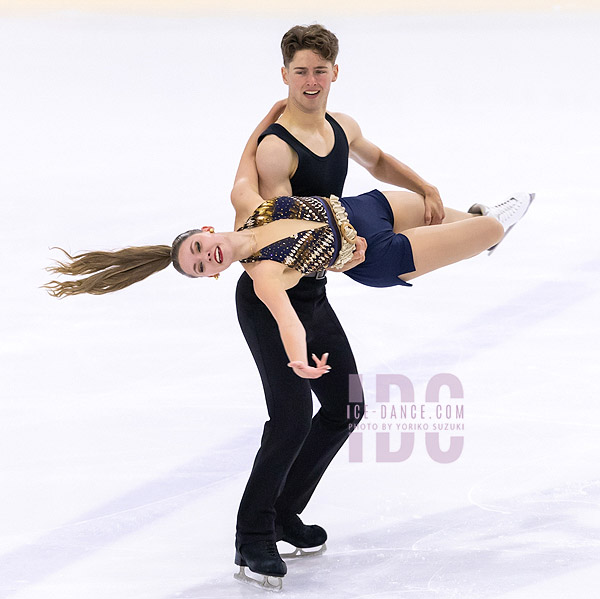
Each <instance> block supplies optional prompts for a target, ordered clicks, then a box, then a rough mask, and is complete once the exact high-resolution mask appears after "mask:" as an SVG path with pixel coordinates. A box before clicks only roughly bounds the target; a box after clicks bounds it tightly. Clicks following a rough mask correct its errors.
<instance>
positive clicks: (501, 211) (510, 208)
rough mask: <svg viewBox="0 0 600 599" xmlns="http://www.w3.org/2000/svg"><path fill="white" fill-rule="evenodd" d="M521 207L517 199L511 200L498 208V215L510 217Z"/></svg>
mask: <svg viewBox="0 0 600 599" xmlns="http://www.w3.org/2000/svg"><path fill="white" fill-rule="evenodd" d="M518 207H519V202H518V200H517V199H515V198H510V199H508V200H505V201H504V202H502V203H501V204H498V205H497V206H496V210H497V211H498V215H506V216H510V214H511V213H513V212H515V210H517V208H518Z"/></svg>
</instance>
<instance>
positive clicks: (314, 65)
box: [281, 50, 338, 112]
mask: <svg viewBox="0 0 600 599" xmlns="http://www.w3.org/2000/svg"><path fill="white" fill-rule="evenodd" d="M281 74H282V75H283V81H284V83H285V84H286V85H287V86H288V87H289V93H288V102H293V103H294V104H295V105H296V106H297V107H298V108H300V109H301V110H302V111H303V112H316V111H319V110H323V109H324V108H325V107H326V106H327V97H328V96H329V88H330V87H331V84H332V83H333V82H334V81H335V80H336V79H337V75H338V66H337V65H334V64H332V63H331V62H329V61H327V60H325V59H323V58H321V56H320V55H319V54H318V53H317V52H313V51H312V50H299V51H298V52H296V54H295V55H294V59H293V60H292V61H291V62H290V64H289V65H288V66H287V68H286V67H283V68H282V69H281Z"/></svg>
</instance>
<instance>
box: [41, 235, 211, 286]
mask: <svg viewBox="0 0 600 599" xmlns="http://www.w3.org/2000/svg"><path fill="white" fill-rule="evenodd" d="M199 232H200V230H199V229H192V230H191V231H186V232H185V233H181V234H180V235H178V236H177V237H176V238H175V240H174V241H173V244H172V245H144V246H138V247H128V248H124V249H121V250H115V251H112V252H103V251H96V252H85V253H83V254H78V255H76V256H71V255H70V254H69V253H68V252H66V251H65V250H63V249H62V248H55V249H59V250H61V251H62V252H63V253H64V254H65V255H66V257H67V260H66V261H64V262H60V261H58V260H57V261H56V264H55V265H54V266H50V267H49V268H47V269H46V270H48V271H49V272H51V273H54V274H57V275H67V276H71V277H79V276H82V275H89V276H84V277H82V278H79V279H75V280H70V281H50V282H49V283H46V284H45V285H43V287H45V288H46V289H47V290H48V293H49V294H50V295H52V296H53V297H64V296H67V295H78V294H80V293H90V294H92V295H102V294H104V293H111V292H113V291H119V290H120V289H124V288H125V287H129V285H133V283H137V282H138V281H143V280H144V279H145V278H146V277H149V276H150V275H152V274H154V273H155V272H159V271H161V270H164V269H165V268H166V267H167V266H169V264H171V262H172V263H173V266H174V267H175V268H176V269H177V270H178V271H179V272H180V273H181V274H186V273H184V272H183V270H182V269H181V266H180V265H179V260H178V257H177V256H178V253H179V248H180V246H181V244H182V243H183V242H184V241H185V240H186V239H187V238H188V237H189V236H190V235H193V234H194V233H199ZM187 276H189V275H187Z"/></svg>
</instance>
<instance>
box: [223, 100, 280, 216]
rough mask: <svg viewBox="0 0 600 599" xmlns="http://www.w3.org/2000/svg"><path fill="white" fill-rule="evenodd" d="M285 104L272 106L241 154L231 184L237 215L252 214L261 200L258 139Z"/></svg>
mask: <svg viewBox="0 0 600 599" xmlns="http://www.w3.org/2000/svg"><path fill="white" fill-rule="evenodd" d="M286 104H287V100H280V101H279V102H276V103H275V104H274V105H273V107H272V108H271V110H269V112H268V113H267V115H266V116H265V118H264V119H263V120H262V121H261V122H260V123H259V124H258V126H257V127H256V129H254V131H253V132H252V135H251V136H250V139H249V140H248V142H247V143H246V147H245V148H244V151H243V152H242V157H241V158H240V164H239V166H238V170H237V173H236V175H235V180H234V182H233V189H232V190H231V203H232V204H233V207H234V208H235V211H236V212H238V213H249V212H252V211H253V210H254V209H255V208H256V207H257V206H258V205H259V204H260V203H261V202H262V200H263V199H262V198H261V197H260V195H259V193H258V172H257V170H256V148H257V147H258V138H259V137H260V134H261V133H262V132H263V131H264V130H265V129H266V128H267V127H268V126H269V125H271V124H273V123H274V122H275V121H276V120H277V119H278V118H279V116H280V115H281V113H282V112H283V111H284V109H285V106H286Z"/></svg>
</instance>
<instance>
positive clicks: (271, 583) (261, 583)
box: [233, 566, 283, 593]
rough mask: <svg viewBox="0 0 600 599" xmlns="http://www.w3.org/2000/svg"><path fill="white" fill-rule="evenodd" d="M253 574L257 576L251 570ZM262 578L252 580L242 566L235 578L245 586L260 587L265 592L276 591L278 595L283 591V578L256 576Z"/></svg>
mask: <svg viewBox="0 0 600 599" xmlns="http://www.w3.org/2000/svg"><path fill="white" fill-rule="evenodd" d="M250 572H251V573H253V574H256V573H254V572H252V570H250ZM256 575H257V576H260V577H262V578H260V579H259V578H252V576H249V575H248V574H246V566H240V571H239V572H236V573H235V574H234V575H233V577H234V578H235V579H236V580H239V581H240V582H243V583H244V584H250V585H252V586H257V587H260V588H261V589H264V590H265V591H274V592H276V593H278V592H279V591H281V589H283V578H282V577H280V576H267V575H265V574H256Z"/></svg>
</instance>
